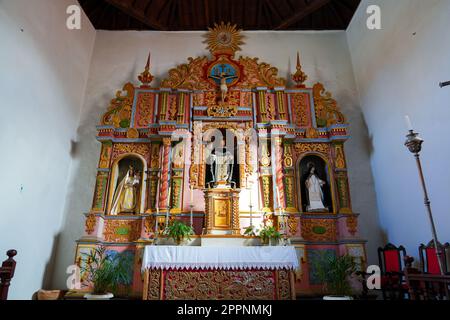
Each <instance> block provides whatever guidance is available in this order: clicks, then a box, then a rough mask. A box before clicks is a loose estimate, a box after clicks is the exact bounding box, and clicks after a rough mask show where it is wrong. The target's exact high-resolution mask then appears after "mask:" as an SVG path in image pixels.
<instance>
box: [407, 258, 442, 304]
mask: <svg viewBox="0 0 450 320" xmlns="http://www.w3.org/2000/svg"><path fill="white" fill-rule="evenodd" d="M413 261H414V258H412V257H406V258H405V265H406V267H405V270H404V275H405V281H406V284H407V286H408V293H409V297H410V299H411V300H447V301H448V300H450V295H449V292H450V275H440V274H425V273H422V272H420V271H419V270H418V269H415V268H412V267H411V265H412V262H413Z"/></svg>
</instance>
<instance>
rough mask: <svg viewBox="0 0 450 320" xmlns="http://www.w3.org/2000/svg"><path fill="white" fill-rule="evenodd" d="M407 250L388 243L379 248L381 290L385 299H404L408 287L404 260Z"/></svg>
mask: <svg viewBox="0 0 450 320" xmlns="http://www.w3.org/2000/svg"><path fill="white" fill-rule="evenodd" d="M405 256H406V250H405V248H404V247H403V246H399V247H396V246H395V245H393V244H392V243H388V244H387V245H386V246H385V247H384V248H381V247H380V248H378V261H379V266H380V269H381V292H382V294H383V299H385V300H386V299H404V297H405V294H407V293H408V288H407V286H406V284H405V282H404V275H403V269H404V268H403V261H404V258H405Z"/></svg>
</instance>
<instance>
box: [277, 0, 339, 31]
mask: <svg viewBox="0 0 450 320" xmlns="http://www.w3.org/2000/svg"><path fill="white" fill-rule="evenodd" d="M330 1H331V0H313V1H312V2H311V3H309V4H308V5H307V6H306V7H303V8H301V9H299V10H298V11H297V12H296V13H294V14H293V15H292V16H290V17H289V18H287V19H285V20H284V21H282V22H281V23H280V24H278V25H277V26H276V27H275V28H274V29H275V30H281V29H286V28H287V27H289V26H291V25H293V24H295V23H297V22H299V21H301V20H302V19H304V18H305V17H307V16H309V15H310V14H312V13H314V12H316V11H317V10H319V9H321V8H322V7H323V6H325V5H327V4H328V3H330Z"/></svg>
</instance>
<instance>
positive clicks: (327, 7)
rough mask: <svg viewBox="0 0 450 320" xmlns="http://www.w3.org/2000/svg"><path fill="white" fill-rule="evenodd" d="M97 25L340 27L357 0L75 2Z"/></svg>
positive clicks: (125, 27)
mask: <svg viewBox="0 0 450 320" xmlns="http://www.w3.org/2000/svg"><path fill="white" fill-rule="evenodd" d="M0 1H1V0H0ZM78 1H79V3H80V5H81V6H82V8H83V10H84V11H85V12H86V14H87V16H88V17H89V19H90V20H91V22H92V24H93V25H94V27H95V28H96V29H104V30H174V31H175V30H177V31H188V30H207V29H208V27H211V26H212V25H213V24H214V23H219V22H221V21H222V20H223V21H224V22H230V23H232V24H237V25H238V27H239V28H242V29H243V30H336V29H340V30H345V29H346V28H347V27H348V24H349V23H350V21H351V19H352V17H353V15H354V13H355V11H356V9H357V7H358V5H359V4H360V2H361V0H226V1H225V0H97V1H93V0H78Z"/></svg>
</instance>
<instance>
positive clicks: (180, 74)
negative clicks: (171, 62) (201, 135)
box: [161, 57, 215, 90]
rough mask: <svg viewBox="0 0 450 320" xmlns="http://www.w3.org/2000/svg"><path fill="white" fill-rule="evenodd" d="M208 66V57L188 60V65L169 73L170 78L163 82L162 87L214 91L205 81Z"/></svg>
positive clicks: (178, 67)
mask: <svg viewBox="0 0 450 320" xmlns="http://www.w3.org/2000/svg"><path fill="white" fill-rule="evenodd" d="M207 64H208V58H207V57H198V58H195V59H193V58H188V63H187V64H181V65H179V66H177V67H176V68H174V69H171V70H170V71H169V77H168V78H167V79H165V80H163V81H162V82H161V87H162V88H172V89H178V88H180V89H188V90H214V89H215V87H214V86H213V85H212V84H211V83H209V82H208V81H204V79H203V72H204V68H205V66H206V65H207Z"/></svg>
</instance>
